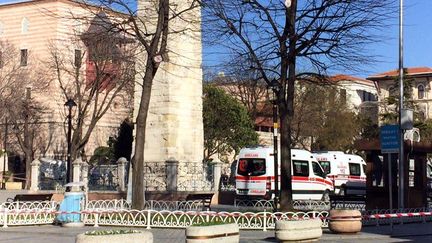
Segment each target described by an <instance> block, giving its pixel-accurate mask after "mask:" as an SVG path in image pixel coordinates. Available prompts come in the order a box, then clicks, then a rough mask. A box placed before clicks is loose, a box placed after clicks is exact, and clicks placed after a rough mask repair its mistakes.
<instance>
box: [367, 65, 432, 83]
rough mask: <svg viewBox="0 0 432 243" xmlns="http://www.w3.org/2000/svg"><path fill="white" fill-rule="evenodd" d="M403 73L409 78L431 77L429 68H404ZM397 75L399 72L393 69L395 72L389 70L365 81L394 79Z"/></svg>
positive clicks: (431, 71)
mask: <svg viewBox="0 0 432 243" xmlns="http://www.w3.org/2000/svg"><path fill="white" fill-rule="evenodd" d="M405 72H406V75H409V76H423V75H428V76H432V68H430V67H410V68H405ZM398 75H399V70H398V69H395V70H391V71H388V72H384V73H378V74H375V75H372V76H370V77H368V78H367V79H369V80H382V79H389V78H393V77H396V76H398Z"/></svg>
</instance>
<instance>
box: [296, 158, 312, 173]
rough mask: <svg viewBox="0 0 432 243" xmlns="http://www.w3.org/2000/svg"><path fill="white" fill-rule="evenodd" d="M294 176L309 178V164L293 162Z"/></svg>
mask: <svg viewBox="0 0 432 243" xmlns="http://www.w3.org/2000/svg"><path fill="white" fill-rule="evenodd" d="M293 168H294V171H293V175H294V176H309V162H308V161H302V160H293Z"/></svg>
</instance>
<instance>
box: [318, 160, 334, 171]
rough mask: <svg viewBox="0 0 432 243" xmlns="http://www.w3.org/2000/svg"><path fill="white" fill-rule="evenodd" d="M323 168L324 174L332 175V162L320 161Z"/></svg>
mask: <svg viewBox="0 0 432 243" xmlns="http://www.w3.org/2000/svg"><path fill="white" fill-rule="evenodd" d="M319 163H320V165H321V167H322V168H323V170H324V172H325V173H326V174H330V172H331V168H330V162H329V161H319Z"/></svg>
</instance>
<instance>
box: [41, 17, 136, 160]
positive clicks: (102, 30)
mask: <svg viewBox="0 0 432 243" xmlns="http://www.w3.org/2000/svg"><path fill="white" fill-rule="evenodd" d="M87 20H88V21H89V22H88V23H89V24H90V25H89V27H88V29H87V30H86V31H84V32H83V33H80V34H76V35H73V36H71V37H70V38H71V39H72V41H71V43H73V44H74V45H76V43H81V44H82V47H83V49H75V48H74V47H66V48H68V49H69V50H70V49H72V50H73V49H75V52H74V53H73V55H70V53H71V52H70V51H64V50H65V49H64V48H65V47H64V46H59V45H56V44H55V42H51V43H50V47H49V49H50V60H49V62H48V65H49V68H50V70H51V71H52V72H53V74H54V75H53V76H54V77H55V78H54V79H55V81H56V82H57V83H58V85H59V87H60V89H61V93H62V95H63V96H64V97H65V99H64V100H68V99H69V98H72V99H73V100H74V101H75V102H76V112H75V114H76V115H75V119H74V120H75V122H74V125H73V133H72V137H71V158H72V160H73V159H75V158H77V157H79V156H81V157H85V150H84V148H85V146H86V144H87V143H88V141H89V139H90V136H91V135H92V133H93V131H94V129H95V127H96V125H97V123H98V122H99V120H100V119H101V118H102V117H103V116H104V115H105V114H106V113H107V111H108V110H110V108H111V106H112V104H113V103H114V102H115V101H118V102H120V103H122V102H123V103H124V104H126V105H129V106H130V104H131V103H132V86H133V82H134V77H135V71H134V48H133V41H132V39H130V38H127V37H125V36H124V35H121V34H119V33H117V32H112V31H107V28H110V26H112V25H114V23H111V22H110V20H109V18H108V17H107V16H106V14H105V13H104V12H98V15H97V16H92V18H89V19H87ZM101 21H102V22H103V25H102V24H101V23H102V22H101ZM78 46H79V45H78Z"/></svg>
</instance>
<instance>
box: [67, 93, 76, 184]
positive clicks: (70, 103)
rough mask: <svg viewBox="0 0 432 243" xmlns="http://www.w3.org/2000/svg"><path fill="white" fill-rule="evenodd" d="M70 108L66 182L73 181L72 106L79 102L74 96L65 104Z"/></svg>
mask: <svg viewBox="0 0 432 243" xmlns="http://www.w3.org/2000/svg"><path fill="white" fill-rule="evenodd" d="M64 105H65V106H66V107H67V108H68V109H69V113H68V117H67V118H68V132H67V166H66V182H67V183H69V182H71V167H72V162H71V147H72V142H71V138H72V108H73V107H74V106H76V105H77V104H76V103H75V101H74V100H73V99H72V98H69V99H68V100H67V101H66V103H65V104H64Z"/></svg>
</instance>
